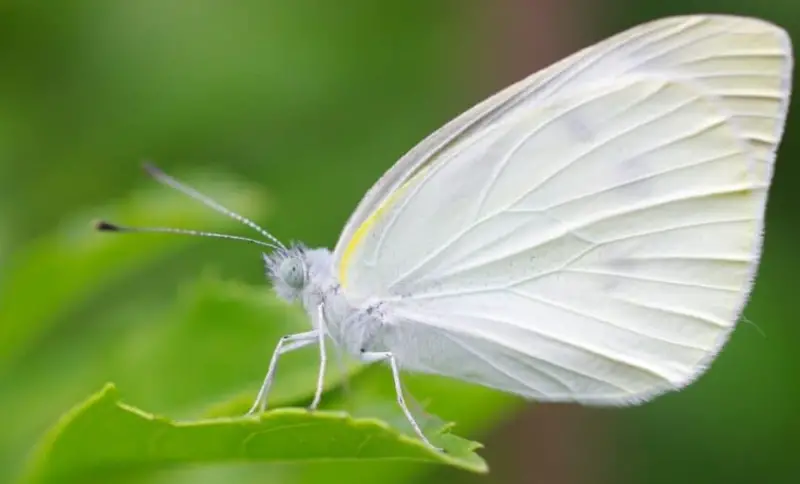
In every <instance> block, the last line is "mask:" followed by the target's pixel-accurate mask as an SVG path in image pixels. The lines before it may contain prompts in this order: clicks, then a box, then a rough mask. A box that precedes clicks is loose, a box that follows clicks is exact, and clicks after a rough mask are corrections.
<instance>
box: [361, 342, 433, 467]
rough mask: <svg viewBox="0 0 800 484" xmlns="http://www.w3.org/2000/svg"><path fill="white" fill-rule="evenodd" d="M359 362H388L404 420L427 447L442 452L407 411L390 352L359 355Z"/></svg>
mask: <svg viewBox="0 0 800 484" xmlns="http://www.w3.org/2000/svg"><path fill="white" fill-rule="evenodd" d="M361 360H362V361H364V362H365V363H373V362H378V361H388V362H389V367H390V368H391V369H392V377H393V378H394V390H395V393H396V394H397V403H398V405H400V408H401V409H402V410H403V413H404V414H405V415H406V418H407V419H408V421H409V422H410V423H411V426H412V427H414V432H416V434H417V435H418V436H419V438H420V439H421V440H422V441H423V442H425V444H427V445H428V446H429V447H431V448H433V449H434V450H437V451H440V452H441V451H442V449H441V448H439V447H436V446H435V445H433V444H431V442H430V441H429V440H428V438H427V437H425V434H424V433H422V429H421V428H420V426H419V424H418V423H417V421H416V420H415V419H414V415H412V414H411V411H410V410H409V409H408V406H407V405H406V399H405V397H404V396H403V384H402V382H401V381H400V368H399V367H398V366H397V360H396V359H395V357H394V355H393V354H392V353H391V352H388V351H386V352H374V353H373V352H366V353H362V354H361Z"/></svg>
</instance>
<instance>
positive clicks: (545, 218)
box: [336, 17, 791, 403]
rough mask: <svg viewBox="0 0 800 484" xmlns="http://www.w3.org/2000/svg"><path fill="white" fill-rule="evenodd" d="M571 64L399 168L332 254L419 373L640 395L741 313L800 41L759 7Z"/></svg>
mask: <svg viewBox="0 0 800 484" xmlns="http://www.w3.org/2000/svg"><path fill="white" fill-rule="evenodd" d="M614 39H617V40H616V41H614V42H612V41H613V40H614ZM567 61H570V62H567ZM567 61H562V62H561V63H559V64H557V65H556V66H554V67H551V68H550V69H549V70H546V71H544V74H539V75H537V76H538V77H534V78H533V80H530V81H523V84H522V86H521V87H520V85H515V86H512V88H510V89H511V91H508V92H510V93H511V94H502V93H501V95H499V97H495V98H494V99H496V100H498V101H497V103H495V104H494V105H492V103H491V102H490V103H489V104H486V103H484V104H483V105H479V106H478V107H477V108H474V109H477V110H478V111H476V112H478V114H475V115H474V116H472V117H470V116H466V115H465V116H466V117H462V118H461V119H462V120H466V121H464V123H462V124H461V125H454V126H453V127H451V128H447V126H446V127H445V128H443V129H444V130H445V131H449V132H450V133H451V134H446V135H443V137H441V138H439V141H440V143H438V144H439V145H441V146H440V147H439V148H435V149H432V151H428V152H427V153H426V154H422V151H419V152H418V154H417V155H415V156H417V157H418V159H417V160H416V161H414V162H411V161H407V163H408V164H407V165H406V166H405V167H404V168H403V170H400V169H398V171H396V172H395V173H394V174H392V172H391V171H390V172H389V174H387V176H389V179H388V180H389V181H386V180H384V186H396V188H395V189H394V190H392V191H391V192H390V194H389V195H386V196H381V195H379V194H378V192H380V191H381V190H383V189H382V188H377V189H375V190H373V192H372V197H373V198H374V199H375V200H378V199H379V200H380V201H379V202H374V200H373V201H372V202H368V205H369V204H372V206H373V207H374V208H373V210H372V211H371V212H370V213H369V215H367V216H364V217H361V218H362V219H363V220H362V221H361V223H360V224H359V225H358V226H357V227H355V228H354V229H352V230H351V229H346V230H345V232H346V233H348V231H350V233H351V236H350V237H349V239H347V240H346V242H343V243H342V244H340V245H342V246H343V249H341V250H339V249H338V248H337V258H336V261H337V269H338V270H339V273H340V279H341V281H342V285H343V288H344V291H345V295H346V296H347V297H348V299H349V300H351V302H353V303H354V304H360V303H365V302H367V301H370V300H378V301H382V302H383V305H384V308H385V311H386V313H387V316H388V318H389V322H390V324H389V326H388V327H387V328H386V332H385V334H384V339H383V341H382V344H383V345H385V346H386V347H387V348H388V349H390V350H391V351H392V352H394V353H395V354H396V356H397V358H398V361H400V363H401V364H402V365H403V366H404V367H406V368H408V369H412V370H418V371H423V372H430V373H437V374H442V375H446V376H452V377H456V378H460V379H463V380H467V381H472V382H475V383H480V384H483V385H486V386H490V387H494V388H499V389H502V390H506V391H510V392H514V393H518V394H521V395H526V396H530V397H535V398H539V399H545V400H574V401H580V402H584V403H627V402H633V401H638V400H642V399H645V398H647V397H649V396H652V395H654V394H656V393H659V392H662V391H665V390H668V389H671V388H678V387H681V386H683V385H685V384H686V383H688V382H689V381H691V380H692V379H693V378H694V377H696V376H697V375H698V374H699V373H700V372H701V371H702V370H703V368H704V367H705V366H706V365H707V364H708V362H709V361H710V359H711V358H712V357H713V355H714V354H716V352H717V351H718V350H719V348H720V347H721V345H722V344H723V343H724V341H725V340H726V338H727V336H728V334H729V332H730V330H731V329H732V328H733V326H734V324H735V322H736V320H737V318H738V316H739V313H740V312H741V309H742V306H743V304H744V302H745V300H746V298H747V295H748V293H749V290H750V285H751V279H752V276H753V273H754V271H755V268H756V266H757V263H758V260H759V256H760V234H761V229H762V225H763V217H764V210H765V204H766V197H767V190H768V188H769V183H770V179H771V175H772V165H773V161H774V158H775V150H776V148H777V145H778V142H779V140H780V136H781V132H782V128H783V123H784V118H785V113H786V106H787V103H788V96H789V83H790V76H791V52H790V47H789V43H788V39H787V38H786V36H785V34H784V33H783V31H781V30H779V29H778V28H776V27H774V26H771V25H769V24H766V23H763V22H760V21H756V20H748V19H738V18H732V17H688V18H677V19H667V20H663V21H660V22H655V23H651V24H647V25H645V26H643V27H639V28H635V29H632V30H631V31H628V32H626V33H623V34H621V35H620V36H617V37H614V38H612V39H611V41H606V42H604V43H601V44H599V45H598V46H596V47H594V48H590V49H588V50H584V51H581V52H579V53H578V54H576V55H575V56H573V57H571V58H569V59H567ZM606 64H607V65H606ZM553 69H555V71H553ZM526 82H527V83H529V84H526ZM531 86H533V88H531ZM523 93H524V95H522V96H521V94H523ZM481 106H484V107H483V108H481ZM487 113H488V114H487ZM468 114H469V113H468ZM452 133H457V134H455V135H452ZM437 136H438V135H437V134H434V135H433V137H434V138H436V137H437ZM442 140H444V141H442ZM430 143H433V144H430ZM425 144H428V148H429V149H431V147H432V146H437V142H436V140H431V139H430V138H429V139H428V140H426V141H424V142H423V145H425ZM412 153H413V152H412ZM401 163H402V160H401ZM379 183H380V182H379ZM368 196H369V195H368Z"/></svg>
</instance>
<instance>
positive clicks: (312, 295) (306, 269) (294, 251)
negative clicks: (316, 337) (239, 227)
mask: <svg viewBox="0 0 800 484" xmlns="http://www.w3.org/2000/svg"><path fill="white" fill-rule="evenodd" d="M264 261H265V263H266V267H267V276H268V277H269V278H270V280H271V281H272V283H273V287H274V289H275V292H276V294H277V295H278V296H279V297H280V298H281V299H284V300H285V301H287V302H289V303H295V302H298V301H299V302H300V303H301V304H302V305H303V307H304V308H305V310H306V312H307V313H308V315H309V318H310V320H311V324H312V326H313V327H314V328H318V327H319V318H318V314H319V307H320V305H321V306H322V309H323V312H324V315H325V330H326V333H327V334H328V335H329V336H330V337H331V338H332V339H333V340H334V341H335V342H336V343H337V345H339V346H340V347H342V348H344V349H345V350H346V351H348V352H349V353H351V354H353V355H358V354H359V353H361V352H362V350H363V349H364V348H365V345H366V344H367V343H368V342H369V341H370V340H372V339H373V336H374V335H375V334H376V331H377V330H378V329H379V328H380V325H381V322H380V321H379V320H378V319H377V318H375V317H374V316H373V313H372V311H367V310H359V309H358V308H355V307H353V306H352V305H351V304H350V303H349V302H348V301H347V299H346V298H345V296H344V294H343V293H342V290H341V285H340V284H339V280H338V279H337V278H336V276H335V274H334V271H333V255H332V254H331V252H330V251H329V250H328V249H324V248H317V249H309V248H307V247H304V246H302V245H293V246H292V247H290V248H288V249H286V250H280V251H276V252H274V253H272V254H264Z"/></svg>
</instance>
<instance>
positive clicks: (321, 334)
mask: <svg viewBox="0 0 800 484" xmlns="http://www.w3.org/2000/svg"><path fill="white" fill-rule="evenodd" d="M317 316H318V319H317V324H318V326H317V339H318V340H319V374H318V375H317V389H316V391H315V392H314V400H312V401H311V405H309V406H308V409H309V410H316V409H317V407H318V406H319V402H320V400H321V399H322V387H323V385H324V384H325V368H326V366H327V362H328V358H327V356H326V354H325V335H326V334H327V332H328V328H327V326H326V323H325V313H323V311H322V304H320V305H319V306H317Z"/></svg>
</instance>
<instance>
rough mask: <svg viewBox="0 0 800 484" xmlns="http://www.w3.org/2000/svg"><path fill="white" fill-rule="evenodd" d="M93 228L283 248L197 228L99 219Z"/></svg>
mask: <svg viewBox="0 0 800 484" xmlns="http://www.w3.org/2000/svg"><path fill="white" fill-rule="evenodd" d="M94 228H95V230H97V231H99V232H116V233H128V234H136V233H139V234H141V233H161V234H178V235H191V236H193V237H212V238H216V239H228V240H239V241H242V242H249V243H251V244H256V245H260V246H262V247H269V248H271V249H275V250H285V249H284V248H283V246H281V247H278V246H277V245H275V244H271V243H269V242H264V241H263V240H256V239H251V238H248V237H239V236H238V235H228V234H218V233H216V232H201V231H198V230H187V229H174V228H169V227H126V226H123V225H117V224H112V223H111V222H106V221H104V220H101V221H99V222H96V223H95V225H94Z"/></svg>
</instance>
